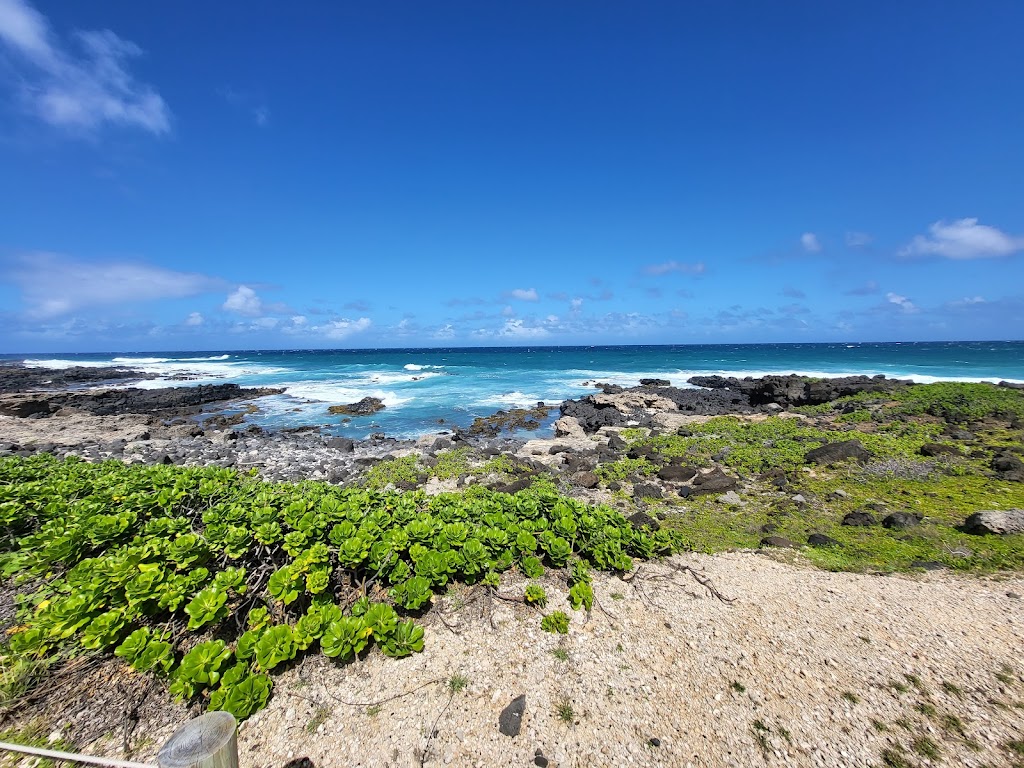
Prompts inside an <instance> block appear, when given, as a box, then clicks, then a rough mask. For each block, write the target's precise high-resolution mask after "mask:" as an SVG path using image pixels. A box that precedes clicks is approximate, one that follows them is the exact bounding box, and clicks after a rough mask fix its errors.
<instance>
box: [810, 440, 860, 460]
mask: <svg viewBox="0 0 1024 768" xmlns="http://www.w3.org/2000/svg"><path fill="white" fill-rule="evenodd" d="M869 458H871V454H870V453H868V451H867V449H866V448H865V447H864V446H863V445H861V443H860V440H844V441H843V442H841V443H826V444H825V445H822V446H819V447H817V448H812V449H811V450H809V451H808V452H807V453H806V454H804V461H806V462H807V463H809V464H837V463H839V462H840V461H846V460H847V459H856V460H857V461H859V462H861V463H864V462H866V461H867V460H868V459H869Z"/></svg>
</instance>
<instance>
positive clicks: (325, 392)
mask: <svg viewBox="0 0 1024 768" xmlns="http://www.w3.org/2000/svg"><path fill="white" fill-rule="evenodd" d="M275 386H279V387H284V388H285V393H286V394H288V395H290V396H291V397H293V398H298V399H301V400H315V401H317V402H321V403H327V404H328V405H346V404H348V403H355V402H358V401H360V400H362V399H363V398H364V397H376V398H377V399H379V400H380V401H381V402H383V403H384V405H385V406H387V407H388V408H398V407H399V406H401V405H403V404H404V403H408V402H409V401H410V400H412V399H413V398H411V397H401V396H399V395H397V394H395V393H394V392H389V391H387V390H383V389H363V388H357V387H352V386H349V385H348V384H336V383H335V384H332V383H330V382H323V381H291V382H283V383H281V384H277V385H275Z"/></svg>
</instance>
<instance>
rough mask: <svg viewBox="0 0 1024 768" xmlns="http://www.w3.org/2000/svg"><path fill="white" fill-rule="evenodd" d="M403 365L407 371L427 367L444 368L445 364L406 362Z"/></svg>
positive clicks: (420, 369)
mask: <svg viewBox="0 0 1024 768" xmlns="http://www.w3.org/2000/svg"><path fill="white" fill-rule="evenodd" d="M402 367H403V368H405V370H407V371H422V370H424V369H426V368H444V366H443V365H419V364H417V363H406V364H405V365H404V366H402Z"/></svg>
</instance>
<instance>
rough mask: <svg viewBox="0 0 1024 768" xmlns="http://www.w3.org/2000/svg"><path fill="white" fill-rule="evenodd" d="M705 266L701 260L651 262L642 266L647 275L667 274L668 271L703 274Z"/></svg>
mask: <svg viewBox="0 0 1024 768" xmlns="http://www.w3.org/2000/svg"><path fill="white" fill-rule="evenodd" d="M706 269H707V267H705V266H704V262H703V261H698V262H695V263H693V264H683V263H680V262H678V261H666V262H665V263H664V264H651V265H649V266H646V267H644V272H646V273H647V274H648V275H667V274H668V273H669V272H680V273H682V274H684V275H703V274H704V272H705V270H706Z"/></svg>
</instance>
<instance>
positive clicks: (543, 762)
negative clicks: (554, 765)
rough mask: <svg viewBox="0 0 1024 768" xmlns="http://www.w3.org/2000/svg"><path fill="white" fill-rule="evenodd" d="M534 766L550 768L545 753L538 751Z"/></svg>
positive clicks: (534, 757)
mask: <svg viewBox="0 0 1024 768" xmlns="http://www.w3.org/2000/svg"><path fill="white" fill-rule="evenodd" d="M533 764H534V765H536V766H539V767H540V768H548V759H547V758H546V757H544V753H543V752H541V751H540V750H539V749H538V750H537V754H535V755H534V756H533Z"/></svg>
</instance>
